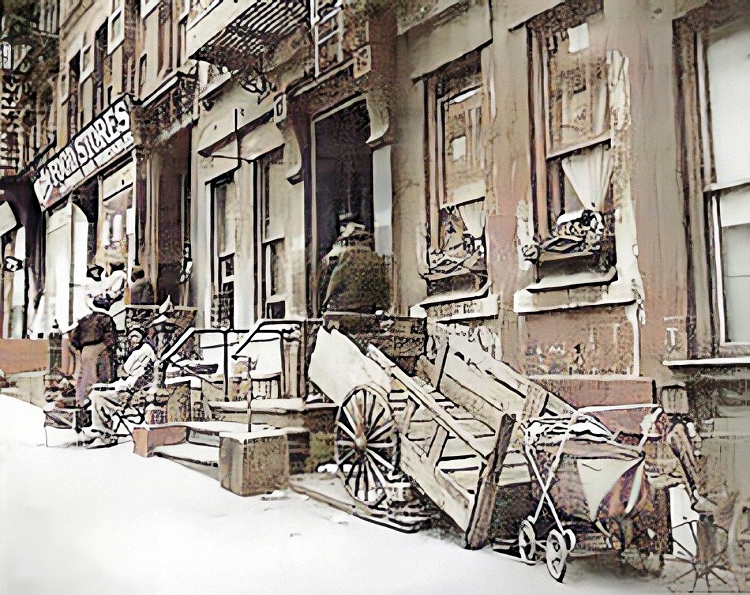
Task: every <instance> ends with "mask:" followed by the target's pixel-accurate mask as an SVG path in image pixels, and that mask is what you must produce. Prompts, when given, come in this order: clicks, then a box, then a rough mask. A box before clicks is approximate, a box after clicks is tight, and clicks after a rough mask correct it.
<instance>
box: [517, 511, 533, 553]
mask: <svg viewBox="0 0 750 595" xmlns="http://www.w3.org/2000/svg"><path fill="white" fill-rule="evenodd" d="M518 553H519V555H520V556H521V560H523V561H524V562H526V564H533V563H534V562H535V561H536V533H535V531H534V524H533V523H532V522H531V521H530V520H529V519H524V520H523V522H522V523H521V528H520V529H519V531H518Z"/></svg>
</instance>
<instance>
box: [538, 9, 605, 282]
mask: <svg viewBox="0 0 750 595" xmlns="http://www.w3.org/2000/svg"><path fill="white" fill-rule="evenodd" d="M602 10H603V7H602V2H601V0H599V1H596V0H576V1H571V2H567V3H565V4H562V5H560V6H558V7H555V8H554V9H552V10H550V11H547V12H546V13H543V14H541V15H539V16H538V17H536V18H535V19H533V20H532V21H531V22H530V23H529V29H530V33H531V35H530V37H529V39H530V43H531V55H532V68H531V69H530V73H531V81H530V84H531V88H532V110H533V111H532V113H533V144H534V147H533V150H534V155H533V157H532V163H533V171H534V174H535V175H534V179H535V181H536V183H535V186H534V188H533V190H534V194H535V196H534V198H535V200H534V206H535V213H534V215H535V232H536V240H537V243H536V244H535V245H534V246H533V247H530V248H531V249H529V250H525V253H526V257H527V258H528V259H529V260H531V261H532V262H534V263H535V264H536V265H537V274H538V277H543V276H547V275H548V274H555V273H556V274H560V273H562V274H569V273H578V272H582V271H586V270H590V271H592V272H594V273H607V272H609V271H610V269H611V267H612V265H614V215H613V210H614V209H613V206H612V192H611V183H610V181H611V177H612V159H611V156H610V142H611V127H610V104H609V91H608V87H609V84H608V79H609V73H608V66H607V52H606V31H605V30H604V27H603V23H602V20H603V19H602Z"/></svg>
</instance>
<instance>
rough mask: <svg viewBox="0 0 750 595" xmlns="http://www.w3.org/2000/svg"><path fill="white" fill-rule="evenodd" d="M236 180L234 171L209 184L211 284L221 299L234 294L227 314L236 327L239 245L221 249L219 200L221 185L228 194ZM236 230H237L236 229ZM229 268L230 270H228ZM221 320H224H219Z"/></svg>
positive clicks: (232, 325) (230, 323)
mask: <svg viewBox="0 0 750 595" xmlns="http://www.w3.org/2000/svg"><path fill="white" fill-rule="evenodd" d="M235 184H236V180H235V176H234V171H231V172H228V173H226V174H224V175H221V176H219V177H217V178H215V179H213V180H211V181H210V182H209V183H208V185H209V188H210V196H211V263H212V266H211V284H212V286H213V287H214V292H213V294H214V296H216V297H217V298H219V299H221V297H222V296H223V295H224V294H225V293H230V292H231V294H232V303H231V305H230V307H229V309H228V312H227V313H226V315H227V316H228V322H229V328H232V327H234V295H235V289H236V287H235V278H234V274H235V269H236V255H237V247H236V245H235V249H234V250H233V251H228V250H220V249H219V233H218V229H219V227H218V226H219V209H218V202H217V192H216V191H217V189H218V188H219V187H221V186H225V187H227V194H228V192H229V191H231V190H232V189H234V190H235V191H236V187H235ZM224 207H225V208H224V215H223V217H226V199H225V205H224ZM221 222H222V224H224V225H225V226H226V219H222V221H221ZM235 231H236V230H235ZM227 270H229V272H227ZM219 322H220V323H221V322H223V321H222V320H219Z"/></svg>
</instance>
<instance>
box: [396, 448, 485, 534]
mask: <svg viewBox="0 0 750 595" xmlns="http://www.w3.org/2000/svg"><path fill="white" fill-rule="evenodd" d="M400 467H401V469H402V471H404V473H406V474H407V475H408V476H409V477H411V478H412V479H413V480H414V482H415V483H416V484H417V485H418V486H419V487H420V488H421V489H422V491H423V492H424V493H425V494H426V495H427V497H428V498H429V499H430V500H432V502H433V503H434V504H435V506H437V507H438V508H439V509H440V510H442V511H443V512H444V513H445V514H447V515H448V516H449V517H450V518H451V519H453V521H454V522H455V523H456V524H457V525H458V526H459V527H461V528H462V529H465V528H466V526H467V523H468V520H469V512H470V508H469V505H468V498H469V495H468V494H466V493H465V491H463V490H462V489H461V488H460V487H458V486H457V484H456V483H455V482H451V481H450V480H447V479H446V478H445V477H443V476H442V474H438V475H440V478H441V479H438V476H437V475H436V473H435V469H434V468H433V467H428V466H426V465H425V464H424V462H423V461H422V459H421V457H420V456H419V450H418V449H417V448H415V447H414V446H412V445H409V444H408V440H404V441H403V442H402V448H401V464H400Z"/></svg>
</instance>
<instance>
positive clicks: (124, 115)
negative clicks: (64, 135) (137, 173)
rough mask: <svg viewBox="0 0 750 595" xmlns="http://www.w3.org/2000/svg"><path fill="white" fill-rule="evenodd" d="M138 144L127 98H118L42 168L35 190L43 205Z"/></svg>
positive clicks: (67, 191) (64, 193)
mask: <svg viewBox="0 0 750 595" xmlns="http://www.w3.org/2000/svg"><path fill="white" fill-rule="evenodd" d="M133 144H134V140H133V132H132V129H131V125H130V105H129V103H128V98H127V97H122V98H120V99H118V100H117V101H115V103H113V104H112V105H111V106H110V107H109V108H108V109H107V110H106V111H104V112H103V113H102V114H100V115H99V116H98V117H97V118H96V119H95V120H93V121H92V122H91V123H90V124H89V125H88V126H86V127H85V128H84V129H83V130H82V131H81V132H79V133H78V134H77V135H76V136H75V137H73V139H72V140H71V141H70V142H69V143H68V144H67V146H66V147H65V148H64V149H62V150H61V151H60V152H59V153H57V155H55V156H54V157H53V158H52V159H50V160H49V161H48V162H47V163H46V164H45V165H44V167H42V168H41V169H40V170H39V173H38V174H37V178H36V180H35V181H34V191H35V193H36V196H37V199H38V200H39V203H40V204H41V205H42V208H46V207H48V206H49V205H51V204H52V203H54V202H55V201H56V200H58V199H60V198H63V197H64V196H66V195H67V194H69V193H70V192H71V191H72V190H73V189H74V188H75V187H76V186H78V185H79V184H81V183H82V182H83V181H84V180H85V179H86V178H88V177H89V176H91V175H92V174H93V173H95V172H96V171H97V170H99V169H101V168H102V167H104V166H105V165H107V164H108V163H109V162H111V161H112V160H113V159H114V158H115V157H117V156H118V155H121V154H122V153H124V152H125V151H127V150H128V149H130V148H132V147H133Z"/></svg>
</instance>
